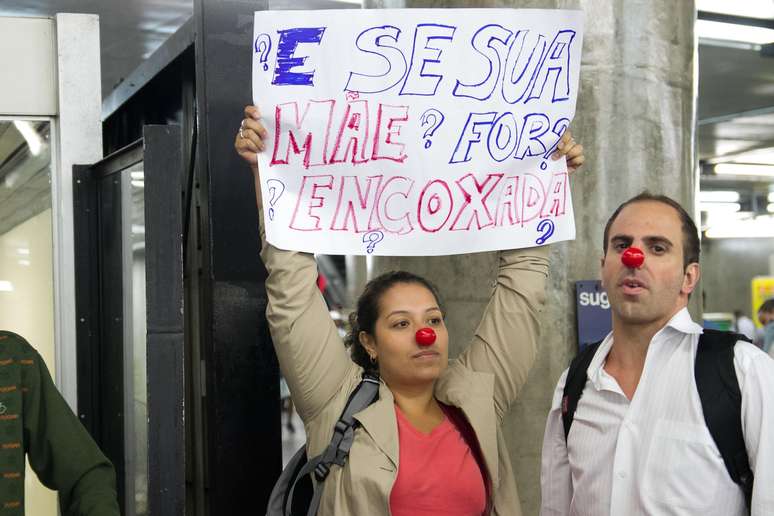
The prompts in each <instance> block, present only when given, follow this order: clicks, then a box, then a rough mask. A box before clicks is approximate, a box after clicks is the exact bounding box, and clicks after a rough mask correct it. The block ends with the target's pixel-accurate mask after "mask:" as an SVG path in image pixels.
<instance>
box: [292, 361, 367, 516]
mask: <svg viewBox="0 0 774 516" xmlns="http://www.w3.org/2000/svg"><path fill="white" fill-rule="evenodd" d="M378 397H379V377H378V376H376V375H373V374H371V373H363V380H362V381H361V382H360V384H359V385H358V386H357V387H356V388H355V390H354V391H352V394H350V396H349V399H348V400H347V404H346V405H345V406H344V411H343V412H342V413H341V417H339V420H338V421H337V422H336V426H334V428H333V437H331V442H330V444H328V447H327V448H325V451H323V452H322V453H321V454H320V455H318V456H316V457H313V458H311V459H309V460H308V462H307V463H306V464H304V466H303V467H302V468H301V470H300V471H299V472H298V475H297V477H296V479H295V481H294V482H293V485H292V486H290V492H289V495H288V496H287V499H286V503H285V514H287V515H289V514H291V508H292V503H293V494H294V491H295V489H296V485H297V484H298V483H299V481H300V480H301V479H302V478H304V477H305V476H306V475H311V474H314V478H315V479H316V480H317V482H316V483H315V485H314V493H313V495H312V499H311V503H310V504H309V509H308V510H307V516H315V515H316V514H317V510H318V508H319V506H320V499H321V498H322V491H323V482H324V481H325V479H326V478H327V477H328V473H330V470H331V466H332V465H333V464H338V465H339V466H343V465H344V464H345V463H346V461H347V456H348V455H349V450H350V448H351V447H352V442H353V440H354V438H355V427H356V426H357V421H356V420H355V414H357V413H358V412H360V411H361V410H363V409H365V408H366V407H368V406H369V405H370V404H371V403H373V402H374V400H376V398H378Z"/></svg>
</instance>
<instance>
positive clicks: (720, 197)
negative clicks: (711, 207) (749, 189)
mask: <svg viewBox="0 0 774 516" xmlns="http://www.w3.org/2000/svg"><path fill="white" fill-rule="evenodd" d="M699 202H739V192H735V191H733V190H710V191H704V192H699Z"/></svg>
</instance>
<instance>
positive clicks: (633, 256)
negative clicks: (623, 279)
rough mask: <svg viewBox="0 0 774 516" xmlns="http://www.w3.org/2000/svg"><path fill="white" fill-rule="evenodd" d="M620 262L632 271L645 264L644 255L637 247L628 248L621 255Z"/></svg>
mask: <svg viewBox="0 0 774 516" xmlns="http://www.w3.org/2000/svg"><path fill="white" fill-rule="evenodd" d="M621 262H622V263H623V264H624V265H626V266H627V267H630V268H632V269H639V268H640V267H642V264H643V263H644V262H645V253H643V252H642V250H641V249H639V248H637V247H628V248H627V249H626V251H624V252H623V254H622V255H621Z"/></svg>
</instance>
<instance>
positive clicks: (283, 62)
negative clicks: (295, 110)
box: [271, 27, 325, 86]
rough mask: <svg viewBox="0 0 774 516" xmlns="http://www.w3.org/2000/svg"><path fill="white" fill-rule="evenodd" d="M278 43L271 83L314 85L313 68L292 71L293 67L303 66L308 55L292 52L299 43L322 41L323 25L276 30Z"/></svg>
mask: <svg viewBox="0 0 774 516" xmlns="http://www.w3.org/2000/svg"><path fill="white" fill-rule="evenodd" d="M277 32H278V33H279V43H277V66H276V67H275V68H274V78H273V79H272V81H271V83H272V84H275V85H294V86H314V82H313V81H312V79H313V78H314V70H312V71H295V72H294V71H292V70H293V68H297V67H299V66H303V65H304V63H305V62H306V59H307V57H308V56H295V55H294V53H295V51H296V49H297V48H298V45H299V44H301V43H314V44H317V45H319V44H320V42H321V41H322V37H323V33H324V32H325V27H299V28H296V29H287V30H280V31H277Z"/></svg>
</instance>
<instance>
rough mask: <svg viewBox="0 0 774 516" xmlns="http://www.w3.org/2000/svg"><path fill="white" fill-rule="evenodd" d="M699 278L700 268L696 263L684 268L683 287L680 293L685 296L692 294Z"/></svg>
mask: <svg viewBox="0 0 774 516" xmlns="http://www.w3.org/2000/svg"><path fill="white" fill-rule="evenodd" d="M700 278H701V267H699V264H698V263H696V262H693V263H689V264H688V266H687V267H686V268H685V273H683V286H682V288H681V289H680V292H681V293H683V294H686V295H688V294H690V293H691V292H693V291H694V289H695V288H696V285H697V284H698V283H699V279H700Z"/></svg>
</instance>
